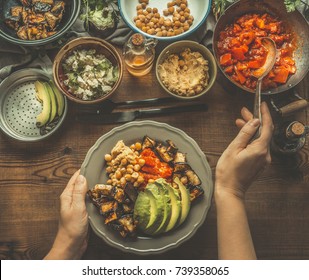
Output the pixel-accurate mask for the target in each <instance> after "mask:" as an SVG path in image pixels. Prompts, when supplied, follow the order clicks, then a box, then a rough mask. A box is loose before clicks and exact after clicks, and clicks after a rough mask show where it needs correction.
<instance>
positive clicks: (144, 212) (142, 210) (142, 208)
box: [133, 192, 154, 229]
mask: <svg viewBox="0 0 309 280" xmlns="http://www.w3.org/2000/svg"><path fill="white" fill-rule="evenodd" d="M150 207H151V206H150V198H149V197H148V195H147V194H146V193H145V192H140V193H139V195H138V197H137V199H136V201H135V207H134V214H133V215H134V220H136V221H138V227H139V228H141V229H145V228H146V227H147V225H148V223H149V220H150ZM153 219H154V217H153Z"/></svg>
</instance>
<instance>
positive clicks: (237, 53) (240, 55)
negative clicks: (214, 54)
mask: <svg viewBox="0 0 309 280" xmlns="http://www.w3.org/2000/svg"><path fill="white" fill-rule="evenodd" d="M245 53H246V51H245V48H244V47H243V46H241V47H239V48H234V49H232V54H233V57H234V58H235V59H237V60H244V59H245V58H246V57H245Z"/></svg>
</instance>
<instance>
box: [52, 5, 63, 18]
mask: <svg viewBox="0 0 309 280" xmlns="http://www.w3.org/2000/svg"><path fill="white" fill-rule="evenodd" d="M64 8H65V3H64V2H63V1H57V2H56V3H55V5H54V7H53V8H52V9H51V10H50V12H51V13H52V14H54V15H55V16H56V17H58V18H62V15H63V13H64Z"/></svg>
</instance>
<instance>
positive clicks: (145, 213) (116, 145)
mask: <svg viewBox="0 0 309 280" xmlns="http://www.w3.org/2000/svg"><path fill="white" fill-rule="evenodd" d="M81 174H83V175H84V176H85V177H86V179H87V182H88V188H89V191H88V195H87V200H86V206H87V211H88V214H89V222H90V225H91V227H92V229H93V230H94V232H95V233H96V234H97V235H98V236H99V237H101V238H102V239H103V240H104V241H105V242H107V243H108V244H109V245H111V246H113V247H115V248H118V249H120V250H122V251H125V252H129V253H136V254H142V255H145V254H155V253H163V252H166V251H167V250H170V249H173V248H176V247H178V246H179V245H180V244H182V243H183V242H184V241H186V240H188V239H190V238H191V237H192V236H193V235H194V234H195V232H196V231H197V229H198V228H199V227H200V226H201V225H202V224H203V222H204V221H205V219H206V215H207V212H208V210H209V208H210V205H211V198H212V193H213V182H212V172H211V169H210V166H209V164H208V162H207V159H206V156H205V154H204V153H203V151H202V150H201V149H200V148H199V146H198V144H197V143H196V142H195V141H194V140H193V139H192V138H191V137H189V136H188V135H187V134H186V133H185V132H183V131H182V130H180V129H178V128H175V127H172V126H170V125H168V124H165V123H158V122H154V121H148V120H147V121H140V122H130V123H127V124H124V125H122V126H119V127H116V128H114V129H112V130H111V131H110V132H108V133H107V134H105V135H103V136H102V137H101V138H99V139H98V140H97V142H96V143H95V144H94V145H93V147H91V148H90V150H89V151H88V153H87V155H86V157H85V160H84V162H83V164H82V167H81Z"/></svg>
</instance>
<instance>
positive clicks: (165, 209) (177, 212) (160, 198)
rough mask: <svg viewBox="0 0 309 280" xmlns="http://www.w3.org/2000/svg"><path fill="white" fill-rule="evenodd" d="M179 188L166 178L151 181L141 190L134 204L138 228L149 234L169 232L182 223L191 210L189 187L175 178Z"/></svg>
mask: <svg viewBox="0 0 309 280" xmlns="http://www.w3.org/2000/svg"><path fill="white" fill-rule="evenodd" d="M175 183H176V184H177V186H178V189H175V188H173V187H172V186H171V184H170V183H167V182H166V181H165V180H164V179H157V180H156V181H155V182H154V183H149V184H148V185H147V186H146V188H145V191H144V192H140V193H139V195H138V197H137V200H136V202H135V206H134V219H135V220H136V221H138V228H139V229H140V230H141V231H142V232H144V233H146V234H148V235H158V234H160V233H165V232H168V231H170V230H172V229H174V228H176V227H177V226H179V225H181V224H182V223H183V222H184V220H185V219H186V218H187V216H188V213H189V211H190V194H189V191H188V189H187V188H186V187H185V186H184V185H183V184H182V183H181V182H180V181H179V179H175Z"/></svg>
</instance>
